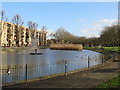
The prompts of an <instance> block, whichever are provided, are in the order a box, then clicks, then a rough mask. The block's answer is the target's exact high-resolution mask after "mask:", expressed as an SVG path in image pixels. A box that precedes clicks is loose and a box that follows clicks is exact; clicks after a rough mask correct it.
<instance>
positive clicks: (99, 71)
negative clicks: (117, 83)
mask: <svg viewBox="0 0 120 90" xmlns="http://www.w3.org/2000/svg"><path fill="white" fill-rule="evenodd" d="M119 64H120V62H113V61H110V62H108V63H106V64H105V65H104V66H101V65H100V66H98V67H97V68H91V69H89V70H87V69H86V70H84V71H79V72H76V73H72V74H68V75H67V76H65V75H63V76H59V77H53V78H48V79H45V80H38V81H34V82H29V83H27V85H26V84H19V85H12V86H8V87H5V88H95V87H96V86H98V85H100V84H102V83H104V82H106V81H108V80H110V79H113V78H114V77H117V76H118V75H120V67H119Z"/></svg>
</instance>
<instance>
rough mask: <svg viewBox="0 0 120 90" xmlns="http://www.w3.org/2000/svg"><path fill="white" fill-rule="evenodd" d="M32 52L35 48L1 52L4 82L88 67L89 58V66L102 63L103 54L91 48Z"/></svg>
mask: <svg viewBox="0 0 120 90" xmlns="http://www.w3.org/2000/svg"><path fill="white" fill-rule="evenodd" d="M31 52H34V50H23V51H17V52H15V51H14V52H13V51H11V52H8V51H2V52H1V54H2V65H3V66H4V67H3V68H2V83H3V84H8V83H12V82H14V83H15V82H16V83H18V82H20V81H21V80H25V79H32V78H37V77H44V76H47V75H52V74H58V73H64V72H68V71H74V70H77V69H82V68H86V67H88V58H89V66H93V65H97V64H101V63H102V56H103V55H102V54H101V53H98V52H94V51H90V50H82V51H69V50H50V49H39V50H38V52H42V55H30V54H29V53H31ZM26 65H27V66H26ZM8 72H9V73H8ZM26 75H27V76H26Z"/></svg>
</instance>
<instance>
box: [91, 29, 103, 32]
mask: <svg viewBox="0 0 120 90" xmlns="http://www.w3.org/2000/svg"><path fill="white" fill-rule="evenodd" d="M91 30H95V31H102V30H103V29H102V28H91Z"/></svg>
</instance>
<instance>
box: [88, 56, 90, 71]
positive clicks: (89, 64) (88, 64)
mask: <svg viewBox="0 0 120 90" xmlns="http://www.w3.org/2000/svg"><path fill="white" fill-rule="evenodd" d="M89 67H90V56H88V69H89Z"/></svg>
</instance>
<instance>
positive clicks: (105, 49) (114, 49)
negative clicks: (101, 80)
mask: <svg viewBox="0 0 120 90" xmlns="http://www.w3.org/2000/svg"><path fill="white" fill-rule="evenodd" d="M84 49H89V50H95V51H97V50H100V49H101V47H84ZM102 50H103V51H107V52H109V51H115V52H120V47H102Z"/></svg>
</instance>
